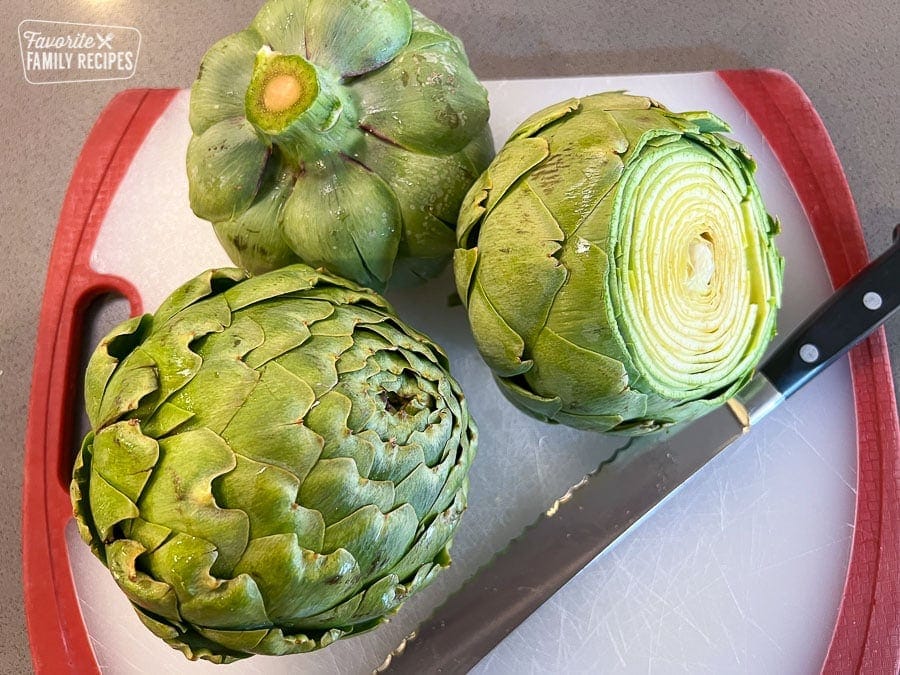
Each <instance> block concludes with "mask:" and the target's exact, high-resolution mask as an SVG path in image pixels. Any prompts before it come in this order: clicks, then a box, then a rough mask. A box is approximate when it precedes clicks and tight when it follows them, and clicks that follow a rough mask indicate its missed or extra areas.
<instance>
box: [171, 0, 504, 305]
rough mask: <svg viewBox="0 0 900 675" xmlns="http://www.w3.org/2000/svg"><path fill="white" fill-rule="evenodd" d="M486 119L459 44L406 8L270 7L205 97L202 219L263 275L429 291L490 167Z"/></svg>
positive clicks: (219, 50)
mask: <svg viewBox="0 0 900 675" xmlns="http://www.w3.org/2000/svg"><path fill="white" fill-rule="evenodd" d="M488 112H489V111H488V103H487V92H486V91H485V89H484V87H482V86H481V84H480V83H479V82H478V80H477V79H476V77H475V75H474V74H473V73H472V70H471V69H470V68H469V65H468V59H467V57H466V54H465V52H464V51H463V47H462V44H461V43H460V41H459V40H458V39H457V38H455V37H454V36H453V35H451V34H450V33H448V32H447V31H445V30H444V29H443V28H441V27H440V26H438V25H437V24H435V23H433V22H432V21H430V20H428V19H427V18H425V17H424V16H423V15H422V14H420V13H419V12H417V11H415V10H412V9H410V7H409V5H408V4H407V2H406V0H269V2H267V3H266V4H265V5H263V7H262V9H261V10H260V12H259V14H258V15H257V16H256V18H255V19H254V20H253V22H252V23H251V25H250V27H249V28H247V29H246V30H243V31H241V32H239V33H236V34H234V35H231V36H229V37H226V38H224V39H223V40H221V41H220V42H218V43H217V44H215V45H214V46H213V47H212V48H210V50H209V51H208V52H207V53H206V55H205V56H204V58H203V61H202V64H201V66H200V74H199V76H198V78H197V80H196V82H194V85H193V87H192V90H191V102H190V125H191V129H192V131H193V136H192V138H191V141H190V143H189V146H188V151H187V172H188V181H189V196H190V204H191V208H192V209H193V211H194V213H195V214H196V215H197V216H199V217H201V218H204V219H206V220H209V221H211V222H212V223H213V226H214V228H215V231H216V234H217V236H218V238H219V240H220V242H221V243H222V244H223V246H224V248H225V249H226V251H227V252H228V254H229V256H230V257H231V259H232V260H233V261H234V262H235V263H236V264H237V265H240V266H241V267H244V268H246V269H248V270H249V271H251V272H254V273H260V272H265V271H269V270H272V269H276V268H278V267H281V266H284V265H287V264H290V263H294V262H305V263H307V264H310V265H312V266H314V267H326V268H328V269H329V270H330V271H331V272H333V273H335V274H338V275H340V276H343V277H345V278H347V279H351V280H353V281H356V282H357V283H360V284H362V285H364V286H368V287H370V288H373V289H376V290H379V291H381V290H383V289H384V288H385V287H386V286H387V283H388V281H389V280H390V279H392V278H393V281H394V285H395V286H396V285H403V284H407V283H410V282H414V281H417V280H420V279H427V278H431V277H433V276H435V275H437V274H438V273H439V272H440V271H441V270H442V269H443V268H444V266H445V265H446V263H447V262H448V261H449V259H450V255H451V253H452V252H453V248H454V230H455V225H456V218H457V214H458V212H459V205H460V202H461V201H462V198H463V196H464V195H465V193H466V191H467V190H468V188H469V186H470V185H471V184H472V182H473V181H474V180H475V178H476V177H477V176H478V175H479V174H480V173H481V172H482V171H483V170H484V168H485V167H486V166H487V164H488V162H489V161H490V159H491V157H492V156H493V142H492V140H491V135H490V130H489V128H488V125H487V120H488ZM392 275H393V277H392Z"/></svg>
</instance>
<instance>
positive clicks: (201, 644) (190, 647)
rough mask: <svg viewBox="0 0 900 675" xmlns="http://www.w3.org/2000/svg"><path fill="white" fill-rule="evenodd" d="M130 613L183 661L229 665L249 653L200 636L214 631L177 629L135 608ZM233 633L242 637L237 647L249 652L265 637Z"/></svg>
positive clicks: (251, 632) (263, 634) (257, 634)
mask: <svg viewBox="0 0 900 675" xmlns="http://www.w3.org/2000/svg"><path fill="white" fill-rule="evenodd" d="M134 610H135V612H136V613H137V615H138V619H140V621H141V623H142V624H144V626H146V627H147V629H148V630H149V631H150V632H151V633H153V634H154V635H156V636H157V637H159V638H161V639H162V640H163V641H164V642H165V643H166V644H167V645H169V646H170V647H172V649H176V650H178V651H179V652H181V653H182V654H184V656H185V658H187V659H190V660H191V661H196V660H197V659H206V660H207V661H209V662H211V663H215V664H222V663H233V662H235V661H237V660H238V659H242V658H244V657H247V656H250V654H251V652H249V651H244V650H232V649H230V648H226V647H225V646H224V644H222V643H218V642H214V641H213V638H207V637H206V636H204V635H203V634H202V633H206V632H209V633H212V634H215V633H216V632H218V631H206V630H202V629H201V630H190V629H188V630H180V629H177V628H175V626H172V625H171V624H169V623H166V622H164V621H160V620H159V619H158V618H156V617H154V616H152V615H150V614H148V613H147V612H144V611H142V610H141V609H140V608H139V607H135V608H134ZM237 633H239V634H241V635H243V636H244V637H243V640H242V641H241V644H243V645H246V646H247V647H248V649H249V648H251V647H252V645H253V644H254V642H255V641H256V640H260V639H261V637H263V636H265V634H266V631H264V630H260V631H237Z"/></svg>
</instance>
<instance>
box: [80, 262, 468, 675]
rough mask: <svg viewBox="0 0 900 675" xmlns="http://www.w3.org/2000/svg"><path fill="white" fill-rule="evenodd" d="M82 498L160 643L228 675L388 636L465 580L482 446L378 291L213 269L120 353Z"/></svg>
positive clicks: (119, 332) (120, 341) (98, 547)
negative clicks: (405, 616)
mask: <svg viewBox="0 0 900 675" xmlns="http://www.w3.org/2000/svg"><path fill="white" fill-rule="evenodd" d="M85 403H86V407H87V412H88V418H89V420H90V424H91V430H90V432H89V433H88V434H87V436H86V437H85V439H84V442H83V443H82V447H81V451H80V452H79V453H78V456H77V458H76V462H75V468H74V473H73V479H72V483H71V490H70V492H71V497H72V504H73V508H74V512H75V519H76V523H77V525H78V529H79V532H80V533H81V536H82V538H83V539H84V541H85V542H87V543H88V544H89V545H90V547H91V550H92V551H93V553H94V554H95V555H96V556H97V557H98V558H99V559H100V560H101V561H102V562H103V563H104V565H106V567H107V568H108V569H109V571H110V573H111V574H112V576H113V578H114V579H115V581H116V583H117V584H118V586H119V588H120V589H121V590H122V591H123V592H124V593H125V595H126V596H127V597H128V599H129V600H130V601H131V603H132V605H133V607H134V609H135V611H136V612H137V614H138V617H139V618H140V620H141V621H142V622H143V623H144V625H146V626H147V627H148V628H149V629H150V630H151V631H152V632H153V633H155V634H156V635H157V636H159V637H160V638H162V639H163V640H164V641H165V642H166V643H168V644H169V645H170V646H172V647H174V648H176V649H178V650H180V651H181V652H183V653H184V654H185V656H187V657H188V658H190V659H192V660H195V659H198V658H202V659H207V660H209V661H213V662H216V663H225V662H230V661H234V660H236V659H240V658H244V657H247V656H251V655H253V654H269V655H280V654H291V653H298V652H307V651H311V650H314V649H318V648H321V647H325V646H327V645H328V644H330V643H331V642H333V641H334V640H336V639H338V638H341V637H344V636H348V635H356V634H358V633H361V632H363V631H366V630H369V629H371V628H374V627H375V626H377V625H379V624H380V623H382V622H383V621H384V620H385V617H386V616H387V615H389V614H391V613H393V612H395V611H396V610H397V609H398V608H399V607H400V605H401V604H402V603H403V602H404V600H405V599H406V598H407V597H409V596H410V595H411V594H413V593H415V592H417V591H418V590H420V589H422V588H424V587H425V586H427V585H428V584H429V583H430V582H431V581H432V580H433V579H434V578H435V575H436V574H437V573H438V572H439V571H440V570H441V569H443V568H444V567H446V566H447V565H448V564H449V563H450V555H449V547H450V544H451V541H452V538H453V535H454V532H455V530H456V527H457V525H458V523H459V520H460V517H461V515H462V513H463V511H464V510H465V508H466V493H467V489H468V478H467V473H468V468H469V464H470V462H471V461H472V459H473V457H474V454H475V449H476V439H477V431H476V427H475V423H474V421H473V420H472V419H471V418H470V416H469V413H468V408H467V403H466V400H465V398H464V397H463V395H462V392H461V391H460V388H459V385H458V384H457V383H456V382H455V381H454V380H453V378H452V377H451V376H450V373H449V364H448V362H447V357H446V355H445V354H444V352H443V351H442V350H441V348H440V347H439V346H437V345H436V344H434V343H433V342H431V341H430V340H429V339H428V338H427V337H426V336H424V335H422V334H420V333H418V332H416V331H414V330H413V329H411V328H409V327H408V326H406V325H405V324H403V323H402V322H401V321H400V320H399V319H398V318H397V317H396V315H395V314H394V312H393V310H392V309H391V307H390V305H388V304H387V302H386V301H385V300H384V299H383V298H381V296H379V295H376V294H375V293H374V292H372V291H370V290H367V289H365V288H362V287H360V286H357V285H355V284H353V283H351V282H347V281H344V280H343V279H341V278H339V277H334V276H331V275H329V274H327V273H324V272H320V271H315V270H313V269H312V268H310V267H307V266H305V265H301V264H296V265H291V266H287V267H284V268H282V269H280V270H276V271H273V272H270V273H268V274H263V275H260V276H256V277H248V276H247V274H246V272H244V271H241V270H238V269H218V270H210V271H208V272H205V273H203V274H201V275H200V276H198V277H196V278H195V279H193V280H191V281H189V282H188V283H186V284H184V285H183V286H181V287H180V288H179V289H178V290H176V291H175V292H174V293H172V295H170V296H169V297H168V299H166V300H165V301H164V302H163V304H162V305H161V306H160V308H159V309H158V310H157V311H156V313H155V314H153V315H150V314H147V315H144V316H142V317H135V318H133V319H130V320H128V321H126V322H124V323H122V324H120V325H119V326H118V327H116V328H115V329H113V331H112V332H111V333H110V334H109V335H108V336H107V337H106V338H104V339H103V341H102V342H101V343H100V345H99V346H98V347H97V349H96V351H95V352H94V354H93V356H92V357H91V359H90V362H89V364H88V368H87V373H86V376H85Z"/></svg>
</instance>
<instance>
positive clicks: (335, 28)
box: [306, 0, 412, 77]
mask: <svg viewBox="0 0 900 675" xmlns="http://www.w3.org/2000/svg"><path fill="white" fill-rule="evenodd" d="M411 30H412V13H411V11H410V8H409V4H408V3H407V2H406V0H308V3H307V10H306V53H307V57H308V58H309V59H310V60H311V61H313V62H315V63H321V64H322V65H324V66H325V67H327V68H329V69H331V70H332V71H334V72H335V73H339V74H340V75H341V76H342V77H353V76H354V75H361V74H363V73H368V72H369V71H372V70H375V69H376V68H379V67H381V66H383V65H384V64H385V63H387V62H388V61H390V60H391V59H393V58H394V57H395V56H396V54H397V53H398V52H399V51H400V50H401V49H402V48H403V47H405V46H406V44H407V43H408V42H409V36H410V31H411Z"/></svg>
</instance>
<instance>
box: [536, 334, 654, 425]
mask: <svg viewBox="0 0 900 675" xmlns="http://www.w3.org/2000/svg"><path fill="white" fill-rule="evenodd" d="M532 354H533V358H534V366H533V367H532V368H531V370H529V371H528V372H527V373H525V375H524V377H525V380H526V381H527V382H528V384H529V385H530V386H531V387H533V388H534V391H535V392H537V393H538V394H543V395H544V396H547V395H548V394H551V393H552V395H553V396H559V397H560V398H562V399H564V400H566V401H568V402H569V405H568V406H567V407H568V409H569V411H571V412H574V413H576V414H599V415H603V414H604V413H603V411H604V410H607V409H609V408H610V406H613V407H615V409H616V410H617V411H621V412H620V413H619V414H620V415H621V416H622V417H623V418H630V417H641V416H642V415H643V414H644V413H645V412H646V410H647V400H646V398H647V397H646V395H645V394H642V393H640V392H638V391H633V390H631V389H630V388H629V387H628V373H627V372H626V371H625V368H624V366H623V365H622V363H621V362H620V361H617V360H616V359H614V358H611V357H609V356H606V355H604V354H600V353H597V352H592V351H590V350H587V349H583V348H581V347H579V346H577V345H575V344H573V343H571V342H569V341H568V340H565V339H563V338H562V337H560V336H559V335H558V334H556V333H555V332H554V331H553V330H551V329H550V328H545V329H544V330H542V331H541V333H540V335H538V337H537V339H536V340H535V342H534V347H533V348H532ZM548 363H552V364H553V367H552V368H548V367H546V366H544V364H548Z"/></svg>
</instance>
